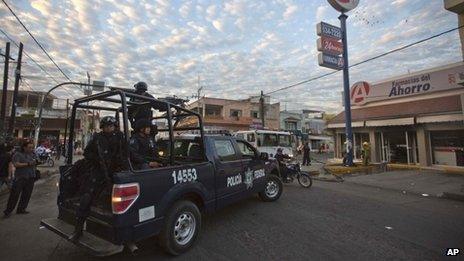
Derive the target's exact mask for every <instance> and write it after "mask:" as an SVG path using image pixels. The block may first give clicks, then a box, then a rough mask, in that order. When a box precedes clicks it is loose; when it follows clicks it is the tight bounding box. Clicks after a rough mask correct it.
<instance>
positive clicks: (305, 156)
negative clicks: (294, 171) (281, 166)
mask: <svg viewBox="0 0 464 261" xmlns="http://www.w3.org/2000/svg"><path fill="white" fill-rule="evenodd" d="M310 150H311V148H310V147H309V143H308V142H307V141H305V143H304V145H303V166H310V165H311V159H310V158H309V151H310Z"/></svg>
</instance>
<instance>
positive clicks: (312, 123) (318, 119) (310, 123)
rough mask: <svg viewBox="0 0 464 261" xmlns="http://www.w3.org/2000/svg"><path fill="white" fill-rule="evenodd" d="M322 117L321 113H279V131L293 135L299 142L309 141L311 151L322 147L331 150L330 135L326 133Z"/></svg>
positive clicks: (299, 111)
mask: <svg viewBox="0 0 464 261" xmlns="http://www.w3.org/2000/svg"><path fill="white" fill-rule="evenodd" d="M323 117H324V112H323V111H316V110H292V111H288V110H285V111H281V112H280V126H281V130H284V131H289V132H291V133H293V134H295V135H296V136H297V137H298V138H299V140H301V141H309V143H310V146H311V149H312V150H316V151H317V150H319V148H320V147H321V146H322V145H324V146H325V147H326V146H328V149H329V150H330V149H331V148H332V149H333V139H332V137H331V136H330V134H331V133H330V132H327V131H326V127H327V123H326V121H325V120H324V118H323ZM326 149H327V148H326Z"/></svg>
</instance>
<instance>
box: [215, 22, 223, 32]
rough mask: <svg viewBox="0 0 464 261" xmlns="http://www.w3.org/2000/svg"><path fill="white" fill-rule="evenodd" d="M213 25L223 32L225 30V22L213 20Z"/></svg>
mask: <svg viewBox="0 0 464 261" xmlns="http://www.w3.org/2000/svg"><path fill="white" fill-rule="evenodd" d="M213 26H214V28H216V30H218V31H221V32H223V31H224V23H223V22H222V21H219V20H214V21H213Z"/></svg>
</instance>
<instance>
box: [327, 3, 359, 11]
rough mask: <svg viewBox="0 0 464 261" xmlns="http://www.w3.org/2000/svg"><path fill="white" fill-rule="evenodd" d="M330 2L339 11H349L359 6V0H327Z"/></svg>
mask: <svg viewBox="0 0 464 261" xmlns="http://www.w3.org/2000/svg"><path fill="white" fill-rule="evenodd" d="M327 1H328V2H329V4H330V5H331V6H332V7H333V8H335V10H337V11H339V12H342V13H344V12H348V11H350V10H353V9H355V8H356V6H358V4H359V0H327Z"/></svg>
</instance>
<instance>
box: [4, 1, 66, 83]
mask: <svg viewBox="0 0 464 261" xmlns="http://www.w3.org/2000/svg"><path fill="white" fill-rule="evenodd" d="M2 2H3V3H4V4H5V5H6V7H7V8H8V9H9V10H10V12H11V13H12V14H13V15H14V17H15V18H16V20H18V22H19V23H20V24H21V25H22V27H23V28H24V30H26V32H27V33H28V34H29V35H30V36H31V37H32V39H33V40H34V42H35V43H36V44H37V45H38V46H39V47H40V49H42V51H43V52H44V53H45V54H46V55H47V57H48V58H49V59H50V61H52V63H53V64H54V65H55V66H56V68H58V70H59V71H60V72H61V73H62V74H63V75H64V77H65V78H66V79H68V81H70V82H72V80H71V79H70V78H69V77H68V75H66V73H64V72H63V70H62V69H61V68H60V67H59V66H58V64H56V62H55V60H53V58H52V57H51V56H50V54H48V52H47V51H46V50H45V48H44V47H43V46H42V44H40V43H39V41H37V39H36V38H35V37H34V35H32V33H31V32H30V31H29V29H27V27H26V26H25V25H24V24H23V22H22V21H21V19H19V17H18V16H17V15H16V13H15V12H14V11H13V10H12V9H11V7H10V6H9V5H8V4H7V3H6V1H5V0H2Z"/></svg>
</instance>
